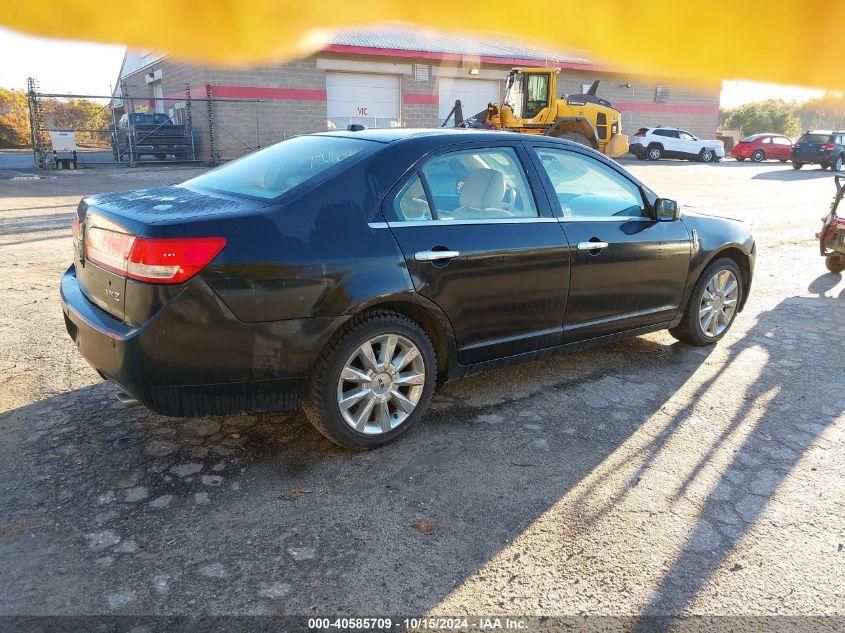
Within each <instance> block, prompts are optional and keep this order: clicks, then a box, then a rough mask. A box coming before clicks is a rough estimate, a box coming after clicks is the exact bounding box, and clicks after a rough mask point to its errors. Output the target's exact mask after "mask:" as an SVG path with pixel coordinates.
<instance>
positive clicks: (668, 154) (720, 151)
mask: <svg viewBox="0 0 845 633" xmlns="http://www.w3.org/2000/svg"><path fill="white" fill-rule="evenodd" d="M628 151H629V152H631V153H632V154H633V155H634V156H636V157H637V158H639V159H640V160H645V159H646V158H648V159H649V160H660V159H661V158H664V157H665V158H685V159H687V160H697V161H701V162H703V163H714V162H715V163H718V162H719V161H720V160H722V159H723V158H724V157H725V145H724V143H722V141H702V140H701V139H699V138H698V137H697V136H695V134H690V133H689V132H686V131H684V130H680V129H678V128H676V127H661V126H659V125H658V126H657V127H641V128H640V129H639V131H638V132H637V133H636V134H634V137H633V138H632V139H631V146H630V148H629V149H628Z"/></svg>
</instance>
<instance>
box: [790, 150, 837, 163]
mask: <svg viewBox="0 0 845 633" xmlns="http://www.w3.org/2000/svg"><path fill="white" fill-rule="evenodd" d="M832 156H833V152H824V153H819V152H812V153H800V152H792V155H791V157H790V158H791V160H792V162H793V163H817V164H822V163H827V162H828V161H830V160H832Z"/></svg>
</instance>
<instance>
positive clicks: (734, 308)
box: [669, 257, 743, 347]
mask: <svg viewBox="0 0 845 633" xmlns="http://www.w3.org/2000/svg"><path fill="white" fill-rule="evenodd" d="M742 291H743V280H742V273H741V272H740V270H739V267H738V266H737V265H736V262H735V261H734V260H732V259H731V258H729V257H721V258H719V259H717V260H716V261H714V262H712V263H711V264H710V265H709V266H707V268H705V269H704V272H703V273H701V277H699V278H698V281H697V282H696V284H695V287H694V288H693V290H692V294H691V295H690V298H689V303H687V307H686V310H685V311H684V316H683V318H682V319H681V322H680V323H679V324H678V325H677V327H674V328H671V329H670V330H669V333H670V334H671V335H672V336H674V337H675V338H676V339H678V340H679V341H684V342H685V343H689V344H690V345H696V346H699V347H702V346H705V345H712V344H713V343H715V342H716V341H718V340H719V339H721V338H722V337H723V336H725V334H727V333H728V330H729V329H730V328H731V325H733V322H734V319H735V318H736V315H737V313H738V312H739V306H740V305H742Z"/></svg>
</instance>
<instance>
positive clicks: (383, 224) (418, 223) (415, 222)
mask: <svg viewBox="0 0 845 633" xmlns="http://www.w3.org/2000/svg"><path fill="white" fill-rule="evenodd" d="M558 221H559V218H544V217H538V218H533V217H532V218H500V219H497V220H409V221H407V222H403V221H401V220H396V221H391V222H368V223H367V226H369V227H370V228H371V229H387V228H390V227H391V226H395V227H397V228H398V227H402V226H433V225H435V226H456V225H464V224H543V223H549V222H558Z"/></svg>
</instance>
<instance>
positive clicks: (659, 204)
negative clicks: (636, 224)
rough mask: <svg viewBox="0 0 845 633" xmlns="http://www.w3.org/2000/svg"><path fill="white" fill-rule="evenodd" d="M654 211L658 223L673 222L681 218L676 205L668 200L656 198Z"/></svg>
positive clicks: (679, 210) (679, 209)
mask: <svg viewBox="0 0 845 633" xmlns="http://www.w3.org/2000/svg"><path fill="white" fill-rule="evenodd" d="M654 211H655V215H656V216H657V221H658V222H674V221H675V220H677V219H678V218H680V217H681V208H680V207H679V206H678V203H677V202H675V201H674V200H670V199H669V198H658V199H657V200H656V201H655V202H654Z"/></svg>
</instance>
